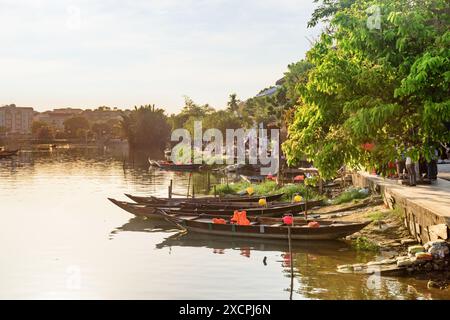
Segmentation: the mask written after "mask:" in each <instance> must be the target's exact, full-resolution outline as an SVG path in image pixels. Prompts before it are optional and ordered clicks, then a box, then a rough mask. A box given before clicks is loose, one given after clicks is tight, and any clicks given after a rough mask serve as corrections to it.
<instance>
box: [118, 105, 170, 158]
mask: <svg viewBox="0 0 450 320" xmlns="http://www.w3.org/2000/svg"><path fill="white" fill-rule="evenodd" d="M121 127H122V130H123V133H124V136H125V137H126V138H127V139H128V142H129V144H130V146H131V147H132V148H146V149H153V150H163V149H164V147H165V145H166V143H167V141H168V139H169V137H170V125H169V123H168V119H167V117H166V115H165V114H164V110H163V109H160V108H156V107H155V105H145V106H140V107H139V108H138V107H135V108H134V110H132V111H131V112H130V113H129V114H126V113H123V114H122V121H121Z"/></svg>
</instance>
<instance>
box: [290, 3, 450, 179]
mask: <svg viewBox="0 0 450 320" xmlns="http://www.w3.org/2000/svg"><path fill="white" fill-rule="evenodd" d="M339 3H340V5H337V1H324V4H323V5H322V6H321V7H319V9H318V10H319V11H316V12H315V15H313V17H316V18H317V19H319V20H320V19H322V18H325V19H330V20H329V25H328V28H327V29H326V30H325V31H324V32H323V33H322V35H321V37H320V39H319V40H318V41H317V42H316V43H315V44H314V46H313V47H312V48H311V49H310V50H309V51H308V52H307V61H308V62H309V63H311V65H312V67H311V69H309V70H308V71H307V76H308V81H307V82H305V83H301V82H300V83H299V84H298V85H297V87H296V89H297V90H298V93H299V102H298V104H297V106H296V112H295V116H294V120H293V122H292V124H291V125H290V127H289V139H288V141H287V142H286V143H285V144H284V145H283V148H284V151H285V153H286V154H287V158H288V161H289V162H290V163H295V162H296V161H297V160H299V159H301V158H302V157H306V158H307V159H309V160H312V161H313V162H314V165H315V166H316V167H317V168H318V169H319V170H320V171H321V173H322V175H323V176H325V177H332V176H334V175H335V174H336V171H337V169H339V167H340V166H341V165H343V164H348V165H352V166H356V165H360V164H362V165H364V166H367V167H374V166H378V165H380V164H382V163H387V162H388V161H394V160H395V159H396V158H399V157H400V155H401V154H404V155H409V156H411V157H412V158H413V159H414V160H418V158H419V156H423V157H425V158H427V159H429V157H430V155H431V154H432V153H433V152H434V148H436V147H437V146H438V144H439V143H440V142H448V141H450V134H449V131H448V130H447V128H446V127H445V123H446V122H448V121H450V102H449V81H450V69H449V66H450V64H449V58H450V51H449V50H450V49H449V48H450V32H449V31H448V22H449V3H448V1H445V0H425V1H424V0H421V1H410V0H400V1H392V0H381V1H370V0H355V1H343V2H342V3H341V2H339ZM374 6H376V7H374ZM373 8H376V9H377V10H373ZM368 9H369V10H368ZM374 12H375V13H376V12H378V13H380V14H379V16H378V17H377V18H378V19H380V20H379V21H380V23H379V26H380V27H379V28H378V27H375V28H370V25H369V24H368V19H371V15H373V14H374ZM375 26H376V25H375ZM365 143H370V144H373V145H374V146H375V148H373V149H372V148H371V149H370V150H365V149H364V148H362V147H361V146H362V145H364V144H365Z"/></svg>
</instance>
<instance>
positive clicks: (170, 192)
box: [169, 179, 173, 199]
mask: <svg viewBox="0 0 450 320" xmlns="http://www.w3.org/2000/svg"><path fill="white" fill-rule="evenodd" d="M172 183H173V180H172V179H170V184H169V199H172Z"/></svg>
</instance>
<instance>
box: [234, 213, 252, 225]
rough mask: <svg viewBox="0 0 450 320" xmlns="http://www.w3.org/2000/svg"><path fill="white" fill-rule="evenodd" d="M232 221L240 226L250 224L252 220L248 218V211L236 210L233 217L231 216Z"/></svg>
mask: <svg viewBox="0 0 450 320" xmlns="http://www.w3.org/2000/svg"><path fill="white" fill-rule="evenodd" d="M231 222H232V223H235V224H237V225H240V226H248V225H250V220H248V219H247V212H246V211H237V210H235V211H234V214H233V217H232V218H231Z"/></svg>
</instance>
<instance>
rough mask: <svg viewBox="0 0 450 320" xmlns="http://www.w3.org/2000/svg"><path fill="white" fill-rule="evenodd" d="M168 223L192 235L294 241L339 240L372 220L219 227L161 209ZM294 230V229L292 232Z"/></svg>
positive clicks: (200, 218)
mask: <svg viewBox="0 0 450 320" xmlns="http://www.w3.org/2000/svg"><path fill="white" fill-rule="evenodd" d="M160 212H161V213H162V214H163V215H164V217H165V218H166V219H167V220H168V221H172V222H173V223H174V224H176V225H178V226H179V227H181V228H183V229H186V230H188V231H190V232H197V233H204V234H211V235H220V236H230V237H249V238H264V239H280V240H283V239H288V232H289V231H290V236H291V239H292V240H335V239H339V238H343V237H346V236H348V235H350V234H353V233H355V232H358V231H359V230H361V229H362V228H364V227H365V226H367V225H368V224H369V223H370V221H366V222H343V221H339V222H336V221H326V220H321V221H320V227H318V228H310V227H308V225H307V221H303V222H298V223H297V224H296V223H295V222H294V225H293V226H290V227H288V226H287V225H283V223H282V221H281V219H277V220H278V221H277V222H276V223H269V221H265V222H264V223H261V222H259V221H251V223H250V225H246V226H242V225H236V224H230V223H227V224H215V223H213V222H212V218H210V217H202V216H200V217H195V216H192V215H190V216H186V215H183V214H169V213H167V212H165V211H164V210H160ZM289 229H290V230H289Z"/></svg>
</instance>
